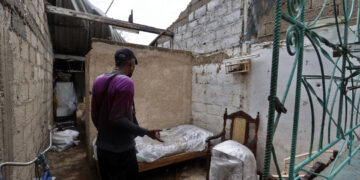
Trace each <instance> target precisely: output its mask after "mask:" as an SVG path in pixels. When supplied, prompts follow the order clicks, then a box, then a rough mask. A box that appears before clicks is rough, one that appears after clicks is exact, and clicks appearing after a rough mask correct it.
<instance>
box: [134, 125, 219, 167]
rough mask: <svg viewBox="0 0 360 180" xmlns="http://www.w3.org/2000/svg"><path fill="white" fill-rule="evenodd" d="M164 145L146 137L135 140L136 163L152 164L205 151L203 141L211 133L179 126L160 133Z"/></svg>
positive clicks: (211, 134)
mask: <svg viewBox="0 0 360 180" xmlns="http://www.w3.org/2000/svg"><path fill="white" fill-rule="evenodd" d="M160 135H161V139H162V140H163V141H164V143H161V142H158V141H156V140H153V139H151V138H149V137H148V136H144V137H137V138H136V139H135V142H136V149H137V151H138V153H137V154H136V155H137V159H138V162H147V163H150V162H153V161H155V160H157V159H159V158H161V157H165V156H171V155H174V154H179V153H185V152H197V151H203V150H205V149H206V146H207V144H206V142H205V140H206V139H207V138H208V137H210V136H213V133H211V132H209V131H207V130H205V129H202V128H199V127H197V126H194V125H179V126H176V127H173V128H168V129H164V130H162V131H161V132H160Z"/></svg>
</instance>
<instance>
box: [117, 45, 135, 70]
mask: <svg viewBox="0 0 360 180" xmlns="http://www.w3.org/2000/svg"><path fill="white" fill-rule="evenodd" d="M132 59H134V60H135V64H137V63H138V62H137V59H136V57H135V54H134V52H132V50H131V49H129V48H120V49H118V50H117V51H116V52H115V65H116V66H117V67H122V66H124V65H126V64H127V62H128V61H130V60H132Z"/></svg>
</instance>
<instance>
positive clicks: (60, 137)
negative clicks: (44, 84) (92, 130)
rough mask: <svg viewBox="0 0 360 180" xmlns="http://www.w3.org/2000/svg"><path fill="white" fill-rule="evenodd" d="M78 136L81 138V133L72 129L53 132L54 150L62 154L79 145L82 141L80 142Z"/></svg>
mask: <svg viewBox="0 0 360 180" xmlns="http://www.w3.org/2000/svg"><path fill="white" fill-rule="evenodd" d="M78 136H79V132H78V131H76V130H71V129H67V130H64V131H55V132H53V136H52V141H53V146H52V150H54V151H57V152H62V151H64V150H66V149H68V148H70V147H71V146H73V145H78V144H79V142H80V140H78Z"/></svg>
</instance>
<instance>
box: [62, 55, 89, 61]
mask: <svg viewBox="0 0 360 180" xmlns="http://www.w3.org/2000/svg"><path fill="white" fill-rule="evenodd" d="M55 59H62V60H67V61H85V57H83V56H72V55H66V54H55Z"/></svg>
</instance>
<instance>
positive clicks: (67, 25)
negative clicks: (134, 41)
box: [48, 0, 125, 56]
mask: <svg viewBox="0 0 360 180" xmlns="http://www.w3.org/2000/svg"><path fill="white" fill-rule="evenodd" d="M48 2H49V3H50V4H52V5H54V6H57V7H63V8H67V9H73V10H76V11H81V12H86V13H91V14H95V15H100V16H106V15H105V13H103V12H102V11H101V10H100V9H98V8H96V7H95V6H94V5H93V4H91V3H90V2H89V1H88V0H49V1H48ZM48 22H49V29H50V34H51V39H52V42H53V48H54V53H56V54H66V55H76V56H84V55H86V54H87V52H88V51H89V50H90V48H91V39H92V38H100V39H108V40H112V41H116V42H125V40H124V39H123V38H122V37H121V35H120V34H119V33H118V32H117V31H116V30H115V29H113V28H112V26H111V25H105V24H103V23H98V22H90V21H87V20H82V19H76V18H72V17H64V16H58V15H53V14H48Z"/></svg>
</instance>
